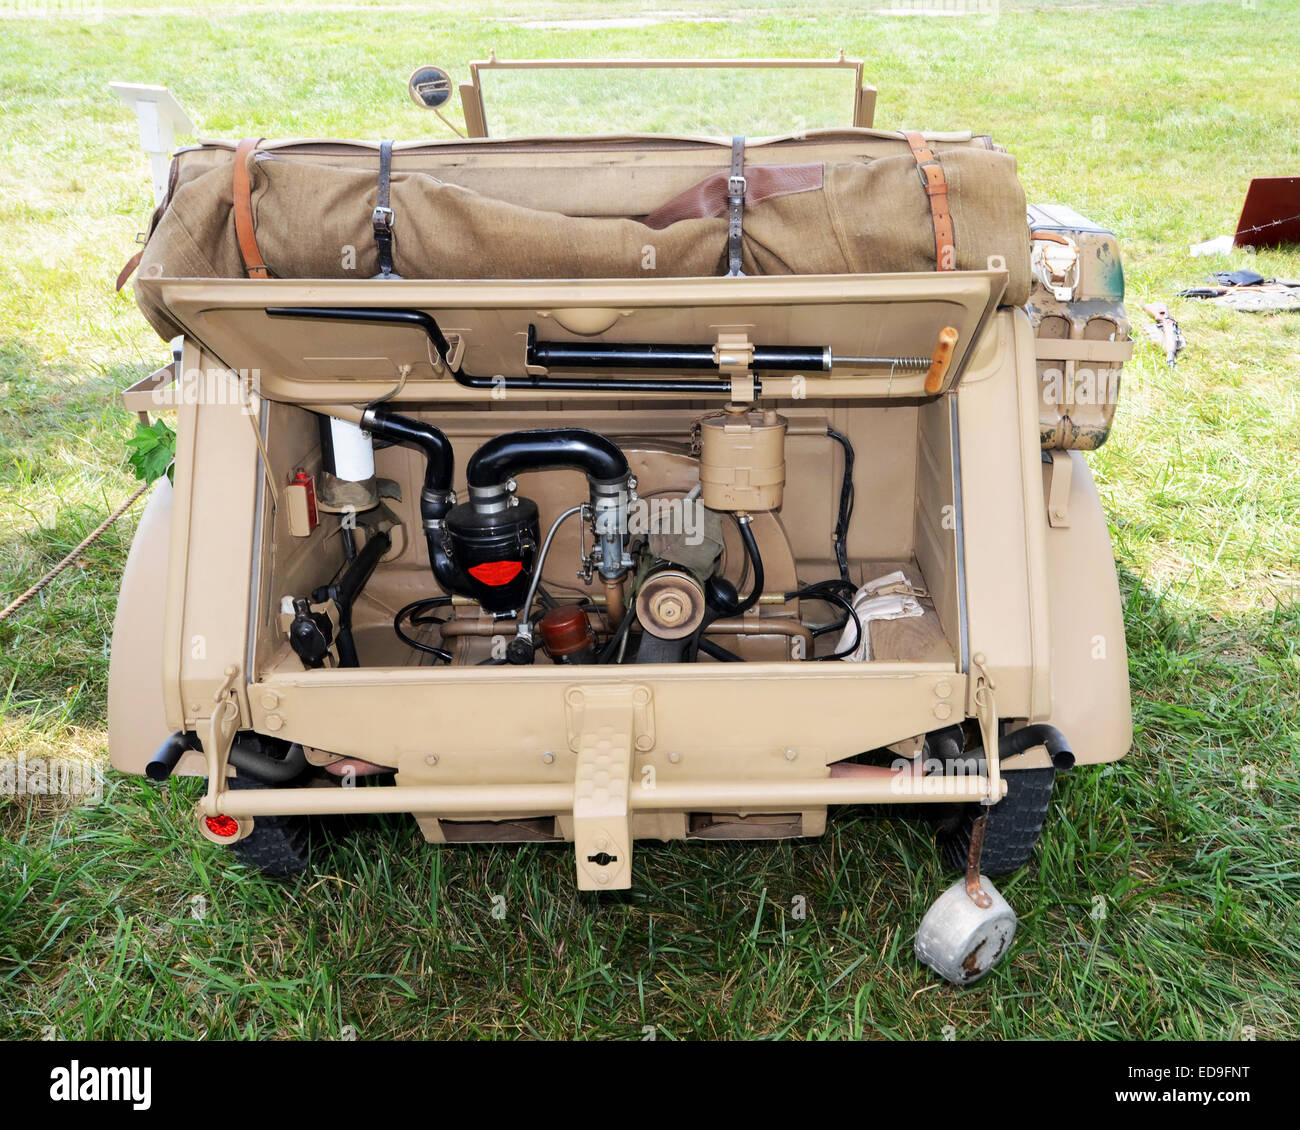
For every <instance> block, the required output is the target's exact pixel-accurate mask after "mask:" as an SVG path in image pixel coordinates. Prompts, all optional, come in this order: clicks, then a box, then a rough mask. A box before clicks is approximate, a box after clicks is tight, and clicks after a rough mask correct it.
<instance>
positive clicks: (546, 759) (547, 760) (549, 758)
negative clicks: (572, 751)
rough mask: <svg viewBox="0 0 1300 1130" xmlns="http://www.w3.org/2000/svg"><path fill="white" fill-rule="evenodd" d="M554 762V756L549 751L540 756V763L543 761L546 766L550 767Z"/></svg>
mask: <svg viewBox="0 0 1300 1130" xmlns="http://www.w3.org/2000/svg"><path fill="white" fill-rule="evenodd" d="M554 760H555V754H553V753H552V752H551V751H550V750H549V749H548V750H547V751H546V752H545V753H543V754H542V761H544V762H545V763H546V764H547V765H550V764H551V763H552V762H553V761H554Z"/></svg>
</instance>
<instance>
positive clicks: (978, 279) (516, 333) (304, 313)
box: [137, 270, 1007, 404]
mask: <svg viewBox="0 0 1300 1130" xmlns="http://www.w3.org/2000/svg"><path fill="white" fill-rule="evenodd" d="M1006 282H1007V273H1006V272H1005V271H1000V270H990V271H951V272H944V273H932V272H925V273H917V274H888V275H802V276H763V277H754V278H698V279H610V280H597V281H592V280H584V281H558V282H557V281H554V280H537V281H522V282H520V281H511V282H498V281H479V280H473V281H442V280H439V281H429V280H396V279H390V280H384V281H375V280H366V281H352V280H319V281H313V280H305V281H300V280H268V281H260V280H247V279H166V278H161V279H158V278H153V279H140V280H138V282H137V286H140V287H147V288H151V289H154V290H155V291H156V295H157V297H158V298H159V299H160V300H161V301H162V303H163V304H164V305H165V306H166V307H167V308H168V310H169V311H170V312H171V314H172V315H173V317H174V318H175V320H176V322H177V323H178V324H179V325H181V326H183V327H184V329H185V332H186V334H187V336H188V337H190V338H192V339H194V340H195V341H196V342H198V343H199V344H201V345H202V346H203V347H204V349H205V350H206V351H207V352H209V353H211V354H212V355H213V356H215V357H216V358H217V359H219V360H220V362H221V364H222V365H224V366H225V367H227V368H230V369H234V370H246V371H249V372H250V373H251V372H253V371H256V372H255V378H256V379H255V384H256V387H257V389H258V391H259V392H260V393H261V395H263V396H265V397H268V398H270V399H273V400H285V401H292V402H301V403H318V404H320V403H364V402H366V401H370V400H374V399H377V398H379V397H381V396H387V395H388V394H390V393H393V390H394V389H395V388H397V387H398V386H399V385H400V389H399V391H398V392H397V393H396V395H395V397H394V399H397V400H404V401H418V400H480V399H481V400H490V399H499V398H500V395H501V391H499V390H507V389H508V390H509V393H510V396H511V398H512V399H514V398H516V397H519V398H524V399H530V400H537V399H553V398H555V397H556V396H560V395H562V396H564V397H565V398H579V399H588V398H592V399H619V398H627V397H628V396H636V397H640V396H646V397H651V398H656V399H663V398H669V399H678V400H680V399H681V398H682V397H683V396H684V395H686V396H690V397H691V398H692V399H711V398H717V399H718V400H725V399H729V398H733V397H735V398H738V399H746V400H747V399H752V398H753V397H754V396H756V395H764V396H776V397H795V398H809V399H818V398H830V397H835V398H853V399H857V398H876V397H894V398H900V397H902V398H908V397H927V396H935V395H941V394H942V393H944V392H946V391H948V390H949V389H951V388H952V387H953V385H954V384H955V383H956V382H957V381H958V380H959V379H960V377H961V373H962V370H963V368H964V367H965V365H966V363H967V360H968V359H969V357H970V356H971V352H972V349H973V347H974V346H975V344H976V342H977V341H978V338H979V336H980V334H981V332H982V331H983V330H984V327H985V325H986V324H987V322H988V320H989V318H990V316H991V315H992V313H993V311H994V310H995V309H996V308H997V306H998V303H999V301H1000V299H1001V297H1002V295H1003V292H1004V290H1005V288H1006ZM268 309H269V310H272V311H274V313H273V314H268V313H267V311H268ZM331 312H334V313H336V314H337V315H338V316H337V317H335V316H332V314H331ZM394 312H397V313H398V314H399V317H398V318H397V320H393V315H394ZM371 317H373V318H377V319H378V318H387V319H389V320H388V321H372V320H370V318H371ZM431 326H432V330H431V329H430V327H431ZM948 330H952V331H955V342H954V343H953V344H952V345H951V348H950V350H948V351H947V355H946V356H944V358H943V359H944V361H945V363H944V364H943V365H941V366H939V365H932V362H933V361H934V360H935V358H936V354H939V355H941V356H942V355H944V352H945V351H944V350H942V349H940V348H939V347H940V342H941V337H945V336H946V337H947V338H949V339H951V338H952V335H951V334H950V333H946V331H948ZM530 337H531V340H532V342H533V343H534V348H533V350H532V351H531V353H530V349H529V344H530ZM439 342H441V346H440V344H439ZM612 346H620V347H626V348H621V349H619V350H618V352H617V355H616V356H610V352H609V351H610V347H612ZM588 347H590V348H588ZM644 347H653V349H652V350H650V351H647V350H646V348H644ZM751 348H752V350H753V352H752V353H751V352H750V350H751ZM444 353H445V354H446V355H447V356H449V357H450V361H451V364H450V366H449V365H448V364H447V363H446V359H445V358H444V356H443V354H444ZM557 358H558V359H557ZM647 358H648V359H649V364H646V363H645V362H646V360H647ZM774 359H775V360H774ZM683 361H685V363H683ZM747 362H748V363H749V364H748V367H746V363H747ZM936 374H937V375H936ZM466 378H469V379H468V380H467V379H466ZM751 378H752V381H754V382H757V386H755V385H753V384H752V383H751ZM927 380H928V381H929V384H928V385H927ZM658 382H670V385H671V387H670V386H669V385H668V384H663V385H662V386H661V385H660V384H659V383H658ZM592 383H598V384H599V386H600V387H590V388H589V387H576V386H579V385H586V384H592Z"/></svg>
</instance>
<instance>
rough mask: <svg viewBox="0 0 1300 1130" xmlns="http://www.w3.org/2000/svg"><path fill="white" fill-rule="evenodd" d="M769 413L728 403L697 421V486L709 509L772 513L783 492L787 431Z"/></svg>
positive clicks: (780, 418) (783, 423) (783, 420)
mask: <svg viewBox="0 0 1300 1130" xmlns="http://www.w3.org/2000/svg"><path fill="white" fill-rule="evenodd" d="M787 423H788V421H787V420H786V418H785V417H784V416H782V415H780V414H778V413H777V412H774V411H773V410H772V409H770V408H769V409H767V410H766V411H760V410H758V409H751V408H749V407H748V406H747V405H744V404H728V405H727V406H726V408H724V409H723V412H722V415H720V416H708V417H706V418H705V419H703V420H701V421H700V485H701V487H702V488H703V489H702V491H701V497H702V498H703V500H704V505H705V506H707V507H709V509H711V510H733V511H737V510H775V509H777V507H779V506H780V505H781V496H782V493H783V491H784V490H785V430H786V424H787Z"/></svg>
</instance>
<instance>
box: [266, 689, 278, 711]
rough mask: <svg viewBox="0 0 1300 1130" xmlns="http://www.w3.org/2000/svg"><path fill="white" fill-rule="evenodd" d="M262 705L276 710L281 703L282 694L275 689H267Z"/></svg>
mask: <svg viewBox="0 0 1300 1130" xmlns="http://www.w3.org/2000/svg"><path fill="white" fill-rule="evenodd" d="M262 705H263V706H264V707H266V709H267V710H274V709H275V708H276V707H277V706H279V705H280V696H279V695H278V694H276V693H275V691H267V692H266V693H265V694H263V695H262Z"/></svg>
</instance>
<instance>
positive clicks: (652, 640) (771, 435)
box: [109, 58, 1132, 981]
mask: <svg viewBox="0 0 1300 1130" xmlns="http://www.w3.org/2000/svg"><path fill="white" fill-rule="evenodd" d="M563 66H567V67H570V68H572V69H573V71H574V72H575V73H578V74H580V75H583V76H586V77H588V78H589V77H590V76H591V73H592V68H593V64H589V63H565V64H560V63H556V62H555V61H548V62H546V63H506V62H502V61H498V60H495V59H492V60H489V61H487V62H484V63H478V64H474V65H473V66H472V67H471V74H470V78H469V81H467V82H466V83H464V84H463V85H462V86H461V87H460V95H461V100H462V108H463V111H464V117H465V121H466V123H467V126H468V130H469V134H470V136H468V137H466V138H463V139H462V138H448V139H447V140H438V141H421V142H403V143H397V144H393V143H390V142H383V143H378V142H361V141H325V140H298V141H262V140H256V139H249V140H245V141H241V142H238V143H233V142H219V141H210V142H204V143H202V144H200V145H197V146H195V147H192V148H188V149H184V150H182V151H180V152H178V153H177V154H176V155H175V158H174V160H173V162H172V165H171V173H170V182H169V187H168V193H167V197H166V199H165V201H164V203H163V204H162V205H161V206H160V208H159V209H158V211H157V212H156V214H155V215H154V217H153V220H152V223H151V225H150V229H149V237H148V241H147V243H146V245H145V247H144V249H143V253H142V258H141V261H140V264H139V271H138V274H137V276H136V280H135V289H136V296H137V300H138V302H139V304H140V306H141V309H142V310H143V312H144V313H145V315H146V317H147V318H148V319H149V320H150V322H151V323H152V324H153V325H154V327H155V328H156V329H157V330H158V331H159V333H160V334H161V335H162V336H163V337H164V338H167V339H179V341H180V343H181V344H180V346H179V354H178V359H177V361H176V362H175V364H174V365H172V366H169V367H168V368H167V369H165V370H160V372H159V373H157V374H155V375H154V377H152V378H150V380H149V381H146V382H142V384H141V385H139V386H137V387H136V388H134V389H132V390H130V391H129V392H128V395H127V400H128V403H129V404H130V405H131V406H132V407H134V408H137V409H142V410H146V411H147V410H155V409H156V408H157V407H158V406H159V404H160V403H166V404H169V405H171V406H173V407H174V408H175V410H176V412H177V419H178V428H177V431H178V442H177V453H176V460H175V483H174V488H173V487H171V486H169V485H167V484H166V483H165V482H164V483H163V484H162V485H161V486H160V487H159V489H158V490H157V491H156V492H155V494H154V495H153V497H152V500H151V502H150V503H149V506H148V509H147V511H146V512H145V515H144V517H143V520H142V522H141V525H140V529H139V533H138V535H137V537H136V541H135V544H134V546H133V548H132V551H131V555H130V560H129V562H128V565H127V570H126V575H125V577H124V579H123V583H122V592H121V600H120V603H119V608H118V617H117V625H116V630H115V633H114V639H113V655H112V668H111V682H110V702H109V710H110V719H109V720H110V742H111V753H112V760H113V763H114V765H115V766H116V767H117V768H118V769H119V770H121V771H123V772H126V773H133V774H146V775H147V776H149V777H151V778H153V779H154V780H164V779H166V778H167V777H169V776H170V775H173V774H187V775H196V776H202V777H204V778H206V781H207V785H206V792H205V793H204V796H203V798H202V800H201V801H200V802H199V804H198V811H197V813H196V822H197V829H198V831H199V832H200V833H201V834H202V835H204V836H206V837H207V838H208V839H209V840H212V841H214V842H216V843H218V844H224V845H228V846H230V847H231V848H232V849H233V850H234V851H235V852H236V853H237V854H238V855H240V856H241V857H242V858H243V859H245V860H246V861H247V862H249V863H250V864H253V865H254V866H257V867H260V868H261V869H262V870H264V871H266V872H268V873H271V874H282V873H288V872H293V871H296V870H299V869H302V868H304V867H306V866H307V865H308V855H309V849H310V847H311V843H312V838H311V830H312V828H313V827H314V822H313V821H312V819H311V818H313V817H315V816H319V815H326V814H339V813H377V812H405V813H410V814H412V815H413V816H414V817H415V819H416V820H417V821H418V823H419V826H420V829H421V830H422V832H423V833H424V835H425V837H426V838H427V839H428V840H429V841H431V842H433V843H436V844H457V843H466V842H481V841H493V842H507V841H555V842H557V844H567V845H568V848H567V850H570V851H571V852H572V853H573V858H574V870H575V876H576V881H577V883H578V886H579V887H581V888H584V889H591V890H615V889H618V888H623V887H627V886H629V885H630V884H631V883H632V882H633V881H634V876H635V874H636V872H637V871H638V870H639V869H641V868H648V867H653V866H654V859H653V855H652V854H651V855H648V856H643V857H641V858H640V859H639V860H638V859H637V858H636V857H635V856H634V845H635V843H636V841H637V840H669V839H698V840H723V839H773V838H777V837H784V836H816V835H819V834H821V833H822V831H823V830H824V828H825V827H826V821H827V814H828V810H829V809H831V808H832V807H835V806H841V805H920V806H928V807H927V808H926V811H928V812H930V813H932V814H933V815H934V816H935V819H936V823H937V826H938V836H939V842H940V848H941V850H942V852H943V854H944V857H945V859H946V860H947V861H948V862H949V863H951V864H952V865H954V866H955V867H957V868H962V869H964V870H965V871H966V877H965V879H964V880H963V881H961V882H959V883H957V884H956V885H955V886H954V888H953V889H951V890H950V891H949V892H947V893H946V894H945V895H944V896H943V898H942V899H940V900H939V902H938V903H936V904H935V907H934V909H933V910H932V911H931V912H930V914H929V915H928V916H927V917H926V919H925V921H924V923H922V924H921V928H920V930H919V932H918V936H917V943H916V945H917V952H918V954H920V955H921V956H922V957H923V958H924V959H925V960H927V961H929V962H930V963H931V964H932V965H934V966H935V967H936V968H937V969H938V970H939V971H940V972H941V973H943V974H944V975H945V976H948V977H950V978H951V979H953V980H955V981H969V980H973V979H975V978H977V977H978V976H981V975H982V974H983V973H985V972H987V970H988V969H989V968H991V967H992V965H993V963H994V962H996V960H997V959H998V958H999V957H1000V956H1001V954H1002V953H1003V952H1004V951H1005V949H1006V947H1007V945H1008V944H1009V942H1010V940H1011V935H1012V931H1013V930H1014V922H1015V919H1014V915H1013V914H1012V913H1011V911H1010V908H1008V907H1007V906H1006V904H1005V902H1003V901H1002V900H1001V898H1000V896H998V894H997V892H996V891H995V890H994V888H993V885H992V884H991V883H990V882H989V879H988V876H990V875H999V874H1003V873H1006V872H1009V871H1011V870H1013V869H1015V868H1017V867H1019V866H1021V865H1022V864H1023V863H1025V861H1026V860H1027V859H1028V858H1029V855H1030V853H1031V851H1032V849H1033V846H1034V843H1035V841H1036V839H1037V837H1038V835H1039V832H1040V829H1041V828H1042V826H1043V823H1044V819H1045V817H1046V816H1047V813H1048V809H1049V803H1050V799H1051V795H1052V787H1053V778H1054V775H1055V774H1056V773H1057V772H1058V771H1059V770H1062V769H1065V768H1068V767H1069V766H1071V765H1073V764H1074V763H1075V762H1080V763H1095V762H1103V761H1110V760H1113V759H1116V758H1119V757H1121V756H1123V754H1124V753H1125V752H1126V751H1127V749H1128V747H1129V744H1130V737H1131V723H1130V713H1129V693H1128V675H1127V666H1126V657H1125V645H1124V628H1123V622H1122V619H1121V610H1120V600H1119V594H1118V588H1117V584H1116V574H1115V567H1114V560H1113V557H1112V554H1111V549H1110V544H1109V541H1108V536H1107V528H1106V522H1105V519H1104V517H1103V514H1102V510H1101V507H1100V505H1099V503H1098V497H1097V492H1096V490H1095V488H1094V486H1093V481H1092V477H1091V475H1090V473H1089V470H1088V467H1087V464H1086V463H1085V461H1084V459H1083V457H1082V454H1081V452H1082V451H1083V450H1087V449H1090V448H1093V447H1096V446H1097V445H1098V444H1100V443H1101V442H1102V441H1103V440H1104V438H1105V435H1106V431H1107V429H1108V427H1109V424H1110V420H1111V416H1112V414H1113V411H1114V405H1115V394H1116V391H1117V388H1118V378H1119V372H1120V367H1121V365H1122V364H1123V362H1124V361H1125V360H1126V359H1127V358H1128V356H1129V353H1130V350H1131V348H1132V347H1131V344H1130V343H1129V340H1128V327H1127V322H1126V321H1125V316H1124V309H1123V306H1122V299H1123V275H1122V272H1121V269H1120V264H1119V259H1118V254H1117V250H1116V244H1115V240H1114V238H1113V237H1112V236H1111V235H1109V234H1108V233H1107V232H1105V231H1102V230H1101V229H1099V228H1098V227H1096V226H1095V225H1093V224H1091V223H1089V222H1088V221H1086V220H1085V219H1083V218H1082V217H1080V216H1078V215H1077V214H1075V213H1074V212H1072V211H1070V210H1069V209H1068V208H1065V207H1058V206H1050V207H1027V205H1026V202H1025V199H1024V194H1023V191H1022V189H1021V187H1020V184H1019V181H1018V179H1017V175H1016V163H1015V160H1014V158H1013V157H1012V156H1010V155H1009V154H1008V153H1007V152H1005V151H1004V150H1003V149H1002V148H1001V147H999V146H997V145H995V144H994V143H993V142H992V141H991V140H990V139H989V138H987V137H984V136H980V135H978V134H971V133H956V132H946V133H921V132H911V131H904V132H894V131H884V130H880V129H877V128H875V127H874V123H873V116H874V106H875V91H874V90H873V89H872V88H871V87H869V86H867V85H865V84H864V83H863V75H862V66H861V64H860V63H856V62H854V61H852V60H845V59H843V58H840V59H836V60H832V61H829V62H813V63H791V62H788V61H777V62H771V61H767V62H759V63H754V64H746V65H745V66H746V67H748V68H750V72H751V73H753V72H756V73H758V74H759V75H760V77H761V78H762V79H763V80H764V81H767V80H768V79H769V78H772V79H773V80H774V78H775V74H776V72H777V70H778V69H780V68H784V69H785V70H786V71H788V72H792V73H794V74H795V75H796V76H804V75H806V74H807V73H811V72H814V71H816V72H817V74H818V76H819V77H821V76H822V75H823V74H826V73H829V74H831V75H832V76H833V77H835V78H839V79H842V80H843V79H847V80H849V82H851V90H849V91H847V92H846V93H847V94H848V95H850V97H846V98H845V103H846V105H847V106H848V108H849V109H848V113H847V115H846V118H845V120H844V123H843V124H842V125H832V126H829V127H827V128H815V129H811V128H799V129H797V130H793V132H786V133H783V134H781V133H778V134H775V135H770V136H749V137H732V136H726V137H721V138H719V137H712V136H677V135H672V134H664V133H658V134H645V133H627V134H623V133H617V134H616V133H611V134H604V135H600V136H565V135H563V134H562V133H557V132H554V130H553V129H552V131H551V132H533V133H530V134H528V135H525V136H500V137H498V136H489V125H490V122H489V118H490V114H489V112H488V109H486V108H485V104H484V98H483V89H484V86H485V83H486V82H487V80H488V79H489V78H494V77H496V76H497V75H498V74H501V73H503V72H505V71H513V72H515V73H518V74H521V75H523V76H524V77H525V78H527V79H528V80H529V81H532V82H539V81H541V80H544V79H548V78H550V77H552V72H554V71H556V70H557V69H558V68H560V67H563ZM595 66H596V67H604V68H605V71H607V72H608V73H610V74H614V73H615V72H618V73H619V74H620V75H621V76H622V77H623V78H627V76H628V74H629V73H630V74H631V77H632V80H633V81H635V80H637V78H638V75H639V74H640V73H641V71H647V72H648V71H649V70H650V69H652V68H655V67H659V68H662V71H663V73H664V74H666V75H667V81H669V82H670V83H671V82H673V81H677V76H678V75H682V76H684V75H686V74H687V73H688V72H686V71H685V70H679V68H682V64H680V63H656V62H645V63H637V64H631V65H629V64H626V63H622V64H608V65H603V64H597V65H595ZM736 66H737V65H736V64H723V63H717V62H705V63H702V64H697V67H698V70H697V71H694V72H689V73H693V74H698V73H706V74H708V75H714V73H715V72H718V73H720V72H721V71H723V70H726V69H727V68H735V67H736ZM605 71H602V72H601V73H602V74H603V73H605ZM661 77H662V76H661ZM846 85H847V83H846ZM411 91H412V94H413V95H414V96H415V98H416V99H417V101H421V102H422V103H424V104H425V105H427V106H428V107H430V108H431V109H434V110H439V109H440V107H441V106H442V105H443V104H444V103H445V102H446V101H447V100H448V99H449V98H450V97H451V96H452V94H453V85H452V83H451V80H450V79H449V78H448V76H447V75H446V74H445V72H442V71H440V70H438V69H437V68H423V69H422V70H421V71H419V72H417V73H416V75H415V76H413V78H412V82H411ZM796 124H798V123H796ZM727 132H728V133H734V132H736V130H735V129H733V128H728V131H727Z"/></svg>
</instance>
